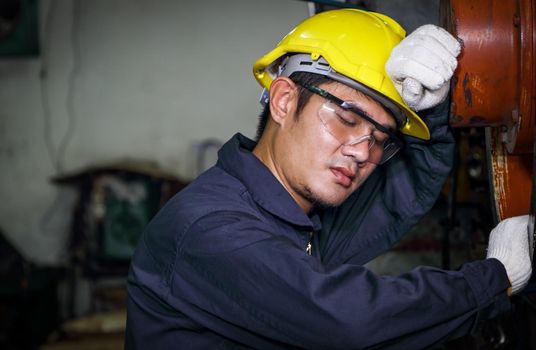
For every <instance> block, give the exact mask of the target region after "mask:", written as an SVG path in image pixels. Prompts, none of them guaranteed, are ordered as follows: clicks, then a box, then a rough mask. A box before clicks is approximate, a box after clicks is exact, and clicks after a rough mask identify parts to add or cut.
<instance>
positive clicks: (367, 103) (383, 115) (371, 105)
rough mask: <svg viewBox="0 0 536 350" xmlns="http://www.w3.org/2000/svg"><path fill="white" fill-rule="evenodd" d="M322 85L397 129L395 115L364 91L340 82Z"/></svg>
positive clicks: (381, 121) (384, 123) (382, 122)
mask: <svg viewBox="0 0 536 350" xmlns="http://www.w3.org/2000/svg"><path fill="white" fill-rule="evenodd" d="M320 87H321V88H322V89H324V90H326V91H327V92H329V93H331V94H332V95H335V96H337V97H338V98H340V99H341V100H343V101H347V102H351V103H352V104H354V105H356V106H358V107H360V108H361V109H362V110H363V111H364V112H366V113H367V114H368V115H369V116H371V117H372V118H373V119H374V120H375V121H376V122H378V123H380V124H382V125H386V126H389V127H392V128H393V129H396V120H395V118H394V117H393V115H392V114H391V113H390V112H389V111H388V110H387V109H386V108H385V107H383V105H382V104H381V103H379V102H378V101H376V100H375V99H373V98H372V97H370V96H368V95H366V94H364V93H363V92H361V91H359V90H356V89H353V88H351V87H349V86H347V85H344V84H342V83H339V82H329V83H324V84H321V85H320Z"/></svg>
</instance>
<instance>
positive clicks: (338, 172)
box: [330, 167, 356, 188]
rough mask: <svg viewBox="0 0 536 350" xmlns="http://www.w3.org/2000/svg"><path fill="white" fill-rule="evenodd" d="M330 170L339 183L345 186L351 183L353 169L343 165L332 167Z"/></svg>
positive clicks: (353, 173)
mask: <svg viewBox="0 0 536 350" xmlns="http://www.w3.org/2000/svg"><path fill="white" fill-rule="evenodd" d="M330 170H331V172H332V173H333V175H335V179H336V182H337V183H338V184H339V185H341V186H343V187H346V188H348V187H350V186H351V185H352V182H353V181H354V178H355V175H356V174H355V172H354V171H352V170H350V169H347V168H343V167H332V168H330Z"/></svg>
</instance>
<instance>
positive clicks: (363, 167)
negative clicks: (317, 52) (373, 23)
mask: <svg viewBox="0 0 536 350" xmlns="http://www.w3.org/2000/svg"><path fill="white" fill-rule="evenodd" d="M321 88H323V89H324V90H326V91H328V92H329V93H331V94H333V95H335V96H337V97H339V98H340V99H342V100H344V101H349V102H352V103H353V104H354V105H356V106H357V107H359V108H360V109H361V110H363V111H364V112H366V113H367V114H368V115H370V116H372V117H373V119H374V120H375V121H376V122H378V123H380V124H382V125H384V126H386V127H389V128H392V129H395V128H396V123H395V120H394V119H393V117H392V116H391V115H390V114H388V113H387V112H386V111H385V109H384V108H383V107H382V106H381V105H380V104H379V103H378V102H376V101H374V100H372V99H371V98H369V97H368V96H365V95H363V94H361V93H359V92H357V91H356V90H354V89H352V88H350V87H348V86H346V85H343V84H339V83H330V84H325V85H322V86H321ZM325 102H326V99H325V98H323V97H321V96H318V95H316V94H313V95H312V96H311V99H310V100H309V102H308V103H307V104H306V106H305V107H304V109H303V110H302V111H301V113H299V115H298V116H297V118H295V115H294V116H293V117H292V118H291V119H292V122H288V121H287V123H285V125H284V127H283V128H282V129H281V132H282V135H281V136H282V137H281V138H280V140H279V141H280V142H278V144H277V148H276V155H277V162H276V164H275V165H276V168H277V173H278V174H277V175H276V176H278V177H279V180H280V181H281V182H282V183H283V185H284V186H285V188H286V189H287V190H288V191H289V193H290V194H291V195H292V196H293V198H294V199H295V200H296V201H297V202H298V204H300V205H301V206H302V208H304V209H305V210H306V211H308V210H310V209H311V208H312V207H326V206H337V205H340V204H341V203H342V202H343V201H344V200H345V199H346V198H348V196H349V195H350V194H351V193H352V192H354V191H355V190H356V189H357V188H358V187H359V186H360V185H361V184H362V183H363V182H364V181H365V180H366V179H367V177H368V176H369V175H370V174H371V173H372V171H373V170H374V169H375V167H376V165H375V164H372V163H370V162H368V161H367V159H368V155H369V147H368V143H367V142H366V141H365V142H360V143H358V144H355V145H352V146H348V145H345V144H341V140H340V139H337V138H336V137H334V136H333V134H332V133H330V131H329V130H328V129H327V128H326V126H325V123H323V122H322V120H321V119H320V118H319V114H318V111H319V109H320V108H322V105H323V104H324V103H325ZM373 131H374V126H373V125H372V124H370V130H367V132H366V133H367V134H368V133H372V132H373Z"/></svg>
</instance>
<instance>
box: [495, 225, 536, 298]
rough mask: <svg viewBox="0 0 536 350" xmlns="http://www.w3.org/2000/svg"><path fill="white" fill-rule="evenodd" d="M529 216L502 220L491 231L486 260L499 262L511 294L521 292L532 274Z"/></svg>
mask: <svg viewBox="0 0 536 350" xmlns="http://www.w3.org/2000/svg"><path fill="white" fill-rule="evenodd" d="M528 223H529V216H528V215H523V216H516V217H512V218H508V219H504V220H502V221H501V222H499V224H498V225H497V226H496V227H495V228H494V229H493V230H491V233H490V236H489V243H488V254H487V256H486V257H487V258H495V259H497V260H499V261H500V262H501V263H502V264H503V265H504V267H505V269H506V274H507V275H508V278H509V279H510V283H511V284H512V294H515V293H517V292H519V291H520V290H522V289H523V288H524V287H525V286H526V285H527V283H528V282H529V279H530V275H531V273H532V263H531V254H532V253H531V252H530V244H529V239H530V238H529V236H530V235H529V232H528Z"/></svg>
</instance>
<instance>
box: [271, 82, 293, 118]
mask: <svg viewBox="0 0 536 350" xmlns="http://www.w3.org/2000/svg"><path fill="white" fill-rule="evenodd" d="M297 103H298V89H297V88H296V84H294V82H293V81H292V80H290V79H289V78H287V77H277V78H276V79H274V81H273V82H272V85H270V113H271V115H272V119H273V120H274V122H276V123H277V124H280V125H283V124H284V123H285V121H287V120H291V121H292V119H293V118H291V117H292V116H293V115H294V113H295V111H296V106H297Z"/></svg>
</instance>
